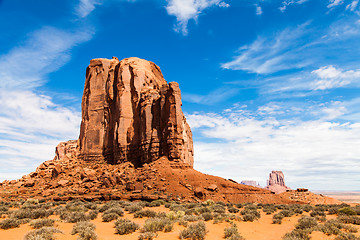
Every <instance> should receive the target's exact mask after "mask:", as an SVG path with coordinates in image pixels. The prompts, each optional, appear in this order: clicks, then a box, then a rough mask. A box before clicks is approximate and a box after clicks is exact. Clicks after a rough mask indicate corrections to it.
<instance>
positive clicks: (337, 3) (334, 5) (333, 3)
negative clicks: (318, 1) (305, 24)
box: [327, 0, 344, 8]
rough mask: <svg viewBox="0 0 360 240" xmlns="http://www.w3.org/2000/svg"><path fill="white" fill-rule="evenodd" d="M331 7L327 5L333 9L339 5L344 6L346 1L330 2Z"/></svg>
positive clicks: (333, 0) (331, 0) (330, 0)
mask: <svg viewBox="0 0 360 240" xmlns="http://www.w3.org/2000/svg"><path fill="white" fill-rule="evenodd" d="M329 2H330V3H329V5H327V7H328V8H333V7H336V6H339V5H342V4H343V3H344V0H329Z"/></svg>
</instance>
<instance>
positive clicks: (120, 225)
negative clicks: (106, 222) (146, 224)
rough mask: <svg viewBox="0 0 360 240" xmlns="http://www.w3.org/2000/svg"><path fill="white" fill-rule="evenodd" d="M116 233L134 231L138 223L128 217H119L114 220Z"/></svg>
mask: <svg viewBox="0 0 360 240" xmlns="http://www.w3.org/2000/svg"><path fill="white" fill-rule="evenodd" d="M115 229H116V234H120V235H124V234H129V233H132V232H135V231H136V230H137V229H139V225H138V224H136V223H134V222H133V221H130V220H128V219H119V220H117V221H116V222H115Z"/></svg>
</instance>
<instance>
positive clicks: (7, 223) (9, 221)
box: [0, 218, 21, 229]
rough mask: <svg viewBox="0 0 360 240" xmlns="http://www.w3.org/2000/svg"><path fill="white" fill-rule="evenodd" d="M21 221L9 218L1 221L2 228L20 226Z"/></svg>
mask: <svg viewBox="0 0 360 240" xmlns="http://www.w3.org/2000/svg"><path fill="white" fill-rule="evenodd" d="M20 223H21V222H20V221H19V220H18V219H13V218H8V219H5V220H3V221H1V222H0V228H1V229H10V228H17V227H19V226H20Z"/></svg>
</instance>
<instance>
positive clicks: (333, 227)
mask: <svg viewBox="0 0 360 240" xmlns="http://www.w3.org/2000/svg"><path fill="white" fill-rule="evenodd" d="M343 227H344V224H342V223H341V222H339V221H337V220H328V221H326V222H325V223H324V224H320V225H318V226H317V228H316V229H317V230H318V231H320V232H323V233H325V234H326V235H338V234H339V233H340V232H341V231H340V229H342V228H343Z"/></svg>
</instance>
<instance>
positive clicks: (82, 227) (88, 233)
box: [71, 221, 98, 240]
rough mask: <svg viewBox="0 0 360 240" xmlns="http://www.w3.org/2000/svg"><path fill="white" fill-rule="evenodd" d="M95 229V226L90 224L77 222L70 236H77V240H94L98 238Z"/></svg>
mask: <svg viewBox="0 0 360 240" xmlns="http://www.w3.org/2000/svg"><path fill="white" fill-rule="evenodd" d="M95 229H96V226H95V224H93V223H91V222H87V221H83V222H77V223H75V224H74V226H73V229H72V231H71V234H72V235H75V234H78V235H79V237H78V240H96V239H97V238H98V236H97V235H96V233H95Z"/></svg>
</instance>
